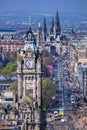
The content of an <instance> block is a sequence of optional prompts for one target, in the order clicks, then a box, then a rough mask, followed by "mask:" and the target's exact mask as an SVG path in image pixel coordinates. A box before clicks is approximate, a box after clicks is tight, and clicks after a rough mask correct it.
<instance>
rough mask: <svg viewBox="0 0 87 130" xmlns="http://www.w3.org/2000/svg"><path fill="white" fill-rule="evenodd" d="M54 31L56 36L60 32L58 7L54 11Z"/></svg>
mask: <svg viewBox="0 0 87 130" xmlns="http://www.w3.org/2000/svg"><path fill="white" fill-rule="evenodd" d="M55 33H56V36H55V37H57V36H58V35H60V34H61V28H60V20H59V15H58V9H57V12H56V19H55Z"/></svg>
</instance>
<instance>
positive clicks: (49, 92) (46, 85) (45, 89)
mask: <svg viewBox="0 0 87 130" xmlns="http://www.w3.org/2000/svg"><path fill="white" fill-rule="evenodd" d="M55 91H56V86H55V84H53V81H52V80H51V79H50V78H45V79H44V80H43V81H42V104H43V109H46V107H47V105H48V104H50V101H51V98H52V96H54V94H55Z"/></svg>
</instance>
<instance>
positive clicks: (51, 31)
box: [50, 18, 54, 34]
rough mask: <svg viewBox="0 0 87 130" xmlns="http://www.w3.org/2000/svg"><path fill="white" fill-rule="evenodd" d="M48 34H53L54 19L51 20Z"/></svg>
mask: <svg viewBox="0 0 87 130" xmlns="http://www.w3.org/2000/svg"><path fill="white" fill-rule="evenodd" d="M50 33H52V34H53V33H54V18H52V24H51V28H50Z"/></svg>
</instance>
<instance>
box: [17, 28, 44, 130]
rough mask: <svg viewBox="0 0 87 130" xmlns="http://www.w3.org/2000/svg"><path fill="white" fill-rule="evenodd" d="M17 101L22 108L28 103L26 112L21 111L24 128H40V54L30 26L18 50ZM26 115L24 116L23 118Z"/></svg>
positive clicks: (27, 129)
mask: <svg viewBox="0 0 87 130" xmlns="http://www.w3.org/2000/svg"><path fill="white" fill-rule="evenodd" d="M17 56H18V67H17V76H18V103H19V104H20V106H21V107H19V109H20V108H21V109H24V107H26V104H27V105H29V106H28V107H27V108H29V112H26V111H25V113H27V114H25V113H23V112H24V110H25V109H24V110H22V112H21V115H22V116H21V117H22V119H24V121H25V125H26V126H27V127H26V130H32V129H34V130H41V106H42V104H41V101H42V55H41V52H40V50H39V49H38V48H37V46H36V42H35V38H34V35H33V33H32V30H31V27H30V28H29V31H28V32H27V35H26V40H25V45H24V48H23V49H21V50H18V53H17ZM25 117H26V118H25Z"/></svg>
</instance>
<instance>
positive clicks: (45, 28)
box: [43, 18, 47, 41]
mask: <svg viewBox="0 0 87 130" xmlns="http://www.w3.org/2000/svg"><path fill="white" fill-rule="evenodd" d="M43 31H44V41H46V39H47V25H46V19H45V18H44V23H43Z"/></svg>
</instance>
